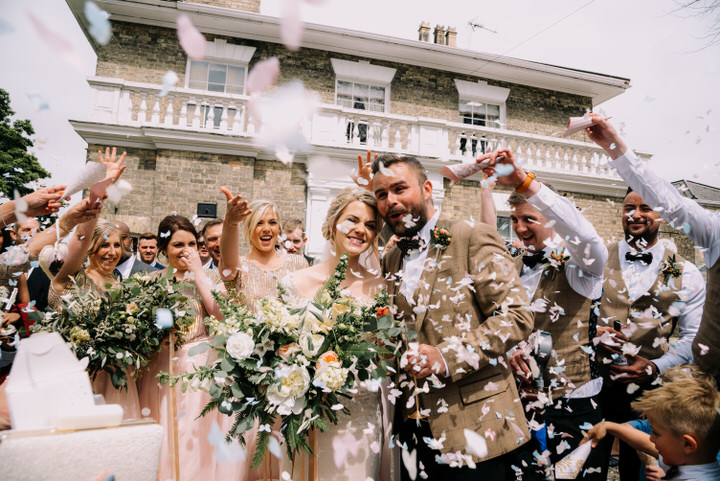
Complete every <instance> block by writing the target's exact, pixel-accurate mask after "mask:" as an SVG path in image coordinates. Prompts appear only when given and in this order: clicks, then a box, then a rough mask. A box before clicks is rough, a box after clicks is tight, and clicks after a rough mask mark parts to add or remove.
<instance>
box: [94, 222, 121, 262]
mask: <svg viewBox="0 0 720 481" xmlns="http://www.w3.org/2000/svg"><path fill="white" fill-rule="evenodd" d="M119 232H120V229H118V227H117V225H115V223H114V222H110V221H109V220H104V219H99V220H98V221H97V224H96V225H95V230H94V231H93V236H92V242H90V249H89V250H88V256H91V255H94V254H96V253H97V251H98V250H99V249H100V246H101V245H103V242H105V241H106V240H107V238H108V237H110V236H111V235H113V234H115V233H119Z"/></svg>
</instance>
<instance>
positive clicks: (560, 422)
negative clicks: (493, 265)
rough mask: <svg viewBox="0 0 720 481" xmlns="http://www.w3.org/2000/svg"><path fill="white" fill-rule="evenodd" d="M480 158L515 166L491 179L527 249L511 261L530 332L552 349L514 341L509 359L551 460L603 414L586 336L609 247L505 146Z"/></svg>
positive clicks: (593, 460)
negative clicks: (531, 322)
mask: <svg viewBox="0 0 720 481" xmlns="http://www.w3.org/2000/svg"><path fill="white" fill-rule="evenodd" d="M486 158H489V159H491V160H492V161H491V167H489V168H488V169H485V174H487V175H489V176H492V175H494V174H495V173H496V172H495V168H494V167H493V166H495V165H497V164H502V165H504V166H508V165H510V166H512V167H514V169H513V170H512V171H511V172H510V173H509V174H507V175H502V176H500V177H497V183H498V184H499V185H501V186H504V187H510V188H513V189H515V192H513V193H512V194H511V195H510V197H509V199H508V203H509V204H510V209H511V213H510V220H511V222H512V227H513V230H514V231H515V234H516V235H517V237H518V239H519V240H520V241H521V242H522V243H523V246H524V247H525V250H526V253H525V255H524V256H520V257H516V258H515V266H516V267H517V269H518V272H519V273H520V279H521V280H522V283H523V285H524V286H525V290H526V291H527V294H528V297H529V298H530V299H532V302H531V310H532V311H533V312H534V316H535V330H536V331H535V335H536V336H539V335H541V334H544V333H549V334H550V336H551V342H552V351H551V352H545V353H544V356H545V357H544V358H543V356H538V355H537V354H536V355H534V356H533V355H532V354H531V353H530V352H528V351H529V349H518V350H516V352H515V353H514V354H513V355H512V357H511V365H512V367H513V369H514V371H515V372H516V373H518V374H519V375H520V377H521V379H523V381H524V385H525V386H526V388H527V389H525V390H524V391H525V393H523V395H525V394H528V395H529V397H528V399H527V400H526V405H527V407H532V408H535V409H537V410H538V412H541V416H542V417H543V419H544V421H545V424H546V428H547V430H548V431H549V432H551V433H553V434H554V435H552V436H548V438H547V449H548V450H549V451H550V460H551V461H552V463H553V464H554V463H555V462H557V461H559V460H560V459H562V458H563V457H564V456H565V455H567V453H569V452H570V451H571V450H572V449H575V448H576V447H577V446H578V444H579V443H580V441H581V440H582V439H583V431H582V429H581V426H587V425H588V423H589V425H595V424H596V423H599V422H600V421H601V420H602V411H601V409H599V408H598V405H599V402H600V401H599V395H600V391H601V389H602V384H603V381H602V378H601V377H599V376H598V374H597V366H596V359H595V351H594V348H593V346H592V343H591V339H592V338H593V337H594V336H595V327H596V326H595V321H596V316H592V315H591V311H592V308H593V306H592V300H593V299H598V298H599V297H600V295H601V294H602V281H603V271H604V269H605V262H606V261H607V258H608V251H607V248H606V247H605V243H604V242H603V240H602V238H601V237H600V236H599V235H598V233H597V231H596V230H595V228H594V227H593V225H592V224H591V223H590V222H589V221H588V220H587V219H585V217H583V215H582V214H581V213H580V212H579V211H578V210H577V208H576V207H575V205H574V204H573V203H572V202H570V201H569V200H568V199H566V198H565V197H562V196H560V195H558V194H557V193H556V192H554V191H553V190H552V189H551V188H549V187H548V186H546V185H544V184H542V183H540V182H538V181H537V180H535V175H534V174H533V173H527V172H525V170H524V169H523V168H522V167H521V166H520V165H518V164H517V162H516V160H515V157H514V156H513V154H512V152H511V151H510V150H508V149H500V150H499V151H497V152H493V153H491V154H487V155H485V156H483V157H481V158H480V159H478V161H480V160H484V159H486ZM543 331H544V333H543ZM548 358H549V359H548ZM545 363H547V364H545ZM538 364H539V365H540V366H542V365H543V364H545V365H544V369H542V372H541V373H540V376H539V378H540V379H538V380H534V385H535V386H536V387H537V389H533V388H532V387H531V386H530V382H529V381H530V380H532V378H533V375H532V369H531V366H533V367H535V368H536V369H538V367H537V366H538ZM538 381H541V382H538ZM602 465H603V462H602V453H599V452H597V451H595V452H593V453H591V455H590V457H589V458H588V459H587V461H586V463H585V466H586V467H587V468H594V467H598V466H602ZM605 475H606V473H605V472H595V471H594V470H593V471H592V472H591V473H590V474H588V473H587V471H584V472H583V475H582V479H597V480H601V479H602V480H604V479H605Z"/></svg>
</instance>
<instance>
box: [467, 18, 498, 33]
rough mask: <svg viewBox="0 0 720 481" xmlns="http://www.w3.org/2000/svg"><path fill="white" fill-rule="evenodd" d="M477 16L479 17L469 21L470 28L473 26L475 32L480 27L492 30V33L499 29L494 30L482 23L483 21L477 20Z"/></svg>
mask: <svg viewBox="0 0 720 481" xmlns="http://www.w3.org/2000/svg"><path fill="white" fill-rule="evenodd" d="M476 18H477V17H475V18H473V19H472V20H470V21H469V22H468V25H470V28H472V30H473V32H474V31H475V30H477V29H480V30H487V31H488V32H490V33H497V30H493V29H491V28H488V27H486V26H485V25H483V24H481V23H477V22H476V21H475V19H476Z"/></svg>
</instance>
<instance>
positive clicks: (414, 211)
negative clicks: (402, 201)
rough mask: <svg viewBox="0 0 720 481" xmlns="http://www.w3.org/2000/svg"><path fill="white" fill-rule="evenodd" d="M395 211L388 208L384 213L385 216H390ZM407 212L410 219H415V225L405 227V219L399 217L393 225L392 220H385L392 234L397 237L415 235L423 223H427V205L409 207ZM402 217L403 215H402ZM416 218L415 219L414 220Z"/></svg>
mask: <svg viewBox="0 0 720 481" xmlns="http://www.w3.org/2000/svg"><path fill="white" fill-rule="evenodd" d="M394 213H395V211H393V210H389V211H388V212H387V213H386V216H387V217H390V215H392V214H394ZM407 214H408V213H406V214H405V215H407ZM409 214H410V215H411V220H413V221H415V225H414V226H412V227H405V221H404V220H403V219H402V218H400V221H399V222H398V223H397V225H393V223H392V222H389V221H388V222H387V224H388V226H389V227H390V230H391V231H392V233H393V234H395V235H396V236H398V237H412V236H414V235H416V234H417V233H418V232H420V229H422V228H423V227H425V224H427V221H428V218H427V207H426V206H425V205H424V204H422V205H419V206H413V207H411V208H410V212H409ZM403 217H404V216H403ZM415 219H417V220H415Z"/></svg>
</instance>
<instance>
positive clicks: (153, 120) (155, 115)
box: [150, 95, 160, 125]
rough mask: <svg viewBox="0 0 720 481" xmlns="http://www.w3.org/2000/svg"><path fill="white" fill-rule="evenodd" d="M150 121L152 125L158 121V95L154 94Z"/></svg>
mask: <svg viewBox="0 0 720 481" xmlns="http://www.w3.org/2000/svg"><path fill="white" fill-rule="evenodd" d="M150 122H151V123H152V124H153V125H158V124H159V123H160V97H158V96H157V95H155V104H154V105H153V109H152V117H151V118H150Z"/></svg>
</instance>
